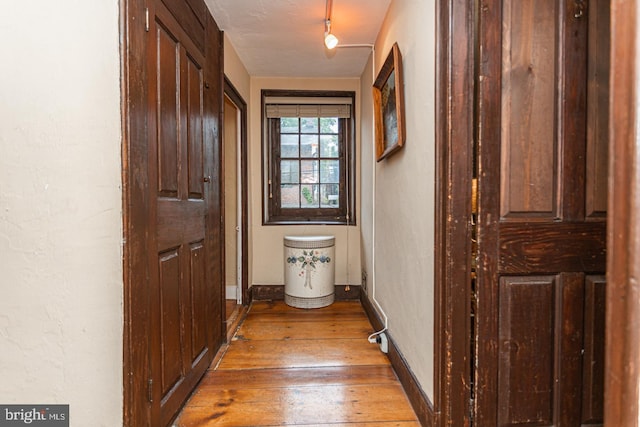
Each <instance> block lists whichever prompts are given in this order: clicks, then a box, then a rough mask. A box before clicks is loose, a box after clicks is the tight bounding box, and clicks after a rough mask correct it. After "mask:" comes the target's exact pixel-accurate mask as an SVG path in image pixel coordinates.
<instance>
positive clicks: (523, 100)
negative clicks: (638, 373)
mask: <svg viewBox="0 0 640 427" xmlns="http://www.w3.org/2000/svg"><path fill="white" fill-rule="evenodd" d="M605 3H608V2H599V1H597V0H594V1H591V2H589V1H587V0H585V1H581V0H482V1H481V2H480V6H479V10H478V13H479V21H478V22H479V30H478V36H479V43H480V45H479V49H478V50H477V52H478V55H479V60H478V62H477V64H478V70H477V73H478V75H477V82H478V88H479V89H478V90H479V91H478V103H477V112H478V117H477V124H476V129H477V141H478V157H477V159H478V161H477V178H478V264H477V265H478V272H477V284H476V298H477V299H476V301H477V306H476V312H475V319H476V334H475V338H476V345H475V357H476V363H475V365H476V372H475V389H474V390H475V414H474V415H475V422H476V425H477V426H516V425H523V426H580V425H590V424H600V423H602V416H603V414H602V405H603V372H604V364H603V362H604V357H603V355H604V345H603V344H604V298H605V275H604V274H605V245H606V207H607V140H608V136H607V127H608V122H607V112H608V104H607V90H608V89H607V87H608V83H607V82H608V52H609V45H608V32H609V28H608V16H609V12H608V6H607V5H606V4H605Z"/></svg>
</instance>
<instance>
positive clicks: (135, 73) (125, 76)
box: [120, 0, 151, 426]
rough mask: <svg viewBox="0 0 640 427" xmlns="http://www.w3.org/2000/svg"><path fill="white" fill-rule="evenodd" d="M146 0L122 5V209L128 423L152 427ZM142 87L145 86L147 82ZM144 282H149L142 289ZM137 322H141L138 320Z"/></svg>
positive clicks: (131, 0)
mask: <svg viewBox="0 0 640 427" xmlns="http://www.w3.org/2000/svg"><path fill="white" fill-rule="evenodd" d="M144 21H145V0H120V35H121V36H120V40H121V43H120V49H121V51H120V58H121V65H122V68H121V79H120V81H121V94H122V97H121V108H122V113H121V114H122V197H123V199H122V209H123V234H124V244H123V276H124V277H123V279H124V283H123V285H124V289H123V297H124V298H123V306H124V315H123V321H124V324H123V424H124V425H125V426H145V425H150V423H151V406H150V405H149V402H148V400H147V399H146V396H148V395H149V393H150V389H149V387H148V383H147V379H148V378H151V365H150V363H149V351H148V349H149V346H150V337H151V327H150V310H149V307H150V304H149V302H150V298H151V295H150V292H149V284H148V282H149V270H148V262H147V256H146V238H145V236H146V235H147V234H148V233H149V228H150V227H149V222H148V221H147V218H148V217H149V208H150V200H149V194H148V192H147V188H148V174H147V169H146V168H147V151H146V150H142V149H140V147H139V145H140V144H139V143H136V141H146V140H147V136H148V122H147V112H146V108H145V106H146V103H147V97H148V93H147V91H148V89H147V85H146V84H144V83H143V82H146V81H148V75H147V72H148V70H147V66H146V55H145V53H144V52H145V46H146V42H145V29H144V25H140V23H142V22H144ZM141 82H142V83H141ZM141 282H144V283H143V284H142V285H141ZM133 319H136V321H133Z"/></svg>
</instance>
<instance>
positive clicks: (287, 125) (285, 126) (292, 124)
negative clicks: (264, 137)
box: [280, 117, 298, 133]
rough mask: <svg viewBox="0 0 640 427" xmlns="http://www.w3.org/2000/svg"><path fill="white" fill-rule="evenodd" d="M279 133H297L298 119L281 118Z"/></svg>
mask: <svg viewBox="0 0 640 427" xmlns="http://www.w3.org/2000/svg"><path fill="white" fill-rule="evenodd" d="M280 133H298V118H297V117H282V118H281V119H280Z"/></svg>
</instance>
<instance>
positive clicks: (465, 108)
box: [434, 0, 475, 426]
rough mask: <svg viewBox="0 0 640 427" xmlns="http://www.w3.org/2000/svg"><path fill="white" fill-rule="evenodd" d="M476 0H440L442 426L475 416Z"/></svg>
mask: <svg viewBox="0 0 640 427" xmlns="http://www.w3.org/2000/svg"><path fill="white" fill-rule="evenodd" d="M474 15H475V12H474V0H439V1H438V2H437V3H436V19H437V22H436V174H435V175H436V184H435V186H436V188H435V192H436V227H435V233H436V235H435V242H436V249H435V346H434V348H435V355H434V358H435V360H434V362H435V363H434V366H435V373H434V390H435V396H434V409H435V413H436V417H435V423H434V424H435V425H436V426H445V425H451V426H464V425H469V424H470V416H471V382H470V380H471V351H472V349H471V342H470V339H469V338H470V337H471V331H472V326H471V289H470V283H471V229H470V226H469V223H470V218H471V180H472V173H473V171H472V165H473V148H472V142H473V135H474V128H473V126H474V120H473V115H474V90H475V89H474V88H475V85H474V44H473V42H474V27H475V24H474Z"/></svg>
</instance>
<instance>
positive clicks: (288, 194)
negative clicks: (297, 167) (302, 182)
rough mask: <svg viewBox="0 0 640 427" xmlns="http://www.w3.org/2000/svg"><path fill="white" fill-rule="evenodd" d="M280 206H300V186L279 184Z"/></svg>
mask: <svg viewBox="0 0 640 427" xmlns="http://www.w3.org/2000/svg"><path fill="white" fill-rule="evenodd" d="M280 206H281V207H283V208H299V207H300V186H299V185H292V184H282V185H281V186H280Z"/></svg>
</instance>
